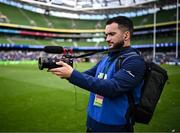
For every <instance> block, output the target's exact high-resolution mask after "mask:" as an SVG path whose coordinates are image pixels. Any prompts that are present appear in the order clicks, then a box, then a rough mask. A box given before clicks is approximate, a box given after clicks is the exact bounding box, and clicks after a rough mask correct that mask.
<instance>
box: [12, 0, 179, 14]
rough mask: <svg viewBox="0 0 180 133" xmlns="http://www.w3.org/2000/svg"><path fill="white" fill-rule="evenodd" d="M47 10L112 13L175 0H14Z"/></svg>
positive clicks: (149, 6) (173, 2) (159, 4)
mask: <svg viewBox="0 0 180 133" xmlns="http://www.w3.org/2000/svg"><path fill="white" fill-rule="evenodd" d="M16 1H19V2H23V3H28V4H31V5H34V6H37V7H40V8H43V9H46V10H48V11H53V10H55V11H62V12H63V11H64V12H70V13H78V14H99V15H102V14H114V13H124V12H127V11H137V10H142V9H148V8H152V7H153V3H156V4H157V7H163V6H167V5H168V6H169V5H176V0H16Z"/></svg>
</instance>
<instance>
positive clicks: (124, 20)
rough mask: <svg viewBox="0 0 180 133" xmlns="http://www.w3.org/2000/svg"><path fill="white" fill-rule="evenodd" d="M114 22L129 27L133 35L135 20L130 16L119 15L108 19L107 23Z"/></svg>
mask: <svg viewBox="0 0 180 133" xmlns="http://www.w3.org/2000/svg"><path fill="white" fill-rule="evenodd" d="M112 23H117V24H118V25H119V27H121V26H123V27H125V28H127V29H128V31H129V32H130V35H131V36H132V35H133V29H134V28H133V22H132V20H131V19H129V18H128V17H125V16H118V17H114V18H111V19H109V20H107V22H106V25H108V24H112Z"/></svg>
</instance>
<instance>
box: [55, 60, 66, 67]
mask: <svg viewBox="0 0 180 133" xmlns="http://www.w3.org/2000/svg"><path fill="white" fill-rule="evenodd" d="M56 64H57V65H60V66H66V63H64V62H63V61H59V62H56Z"/></svg>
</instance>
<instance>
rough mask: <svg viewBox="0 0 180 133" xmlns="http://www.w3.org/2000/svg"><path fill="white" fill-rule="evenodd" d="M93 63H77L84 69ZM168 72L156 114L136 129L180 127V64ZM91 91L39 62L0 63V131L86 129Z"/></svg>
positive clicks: (159, 129)
mask: <svg viewBox="0 0 180 133" xmlns="http://www.w3.org/2000/svg"><path fill="white" fill-rule="evenodd" d="M93 65H94V64H90V63H78V64H77V65H76V69H78V70H80V71H83V70H86V69H87V68H90V67H91V66H93ZM163 67H165V68H166V69H167V71H168V74H169V84H166V86H165V89H164V91H163V94H162V96H161V99H160V101H159V103H158V106H157V109H156V111H155V113H154V117H153V119H152V121H151V123H150V124H149V125H142V124H136V126H135V131H137V132H140V131H149V132H152V131H156V132H171V131H180V127H179V125H180V124H179V123H180V98H179V97H180V90H179V87H178V84H179V83H180V66H163ZM88 95H89V92H88V91H85V90H82V89H80V88H78V87H76V88H75V87H74V86H73V85H71V84H69V83H68V82H67V81H66V80H62V79H60V78H58V77H56V76H54V75H52V74H51V73H48V72H46V70H44V71H40V70H38V68H37V64H36V63H33V64H0V131H1V132H5V131H6V132H7V131H16V132H20V131H23V132H33V131H42V132H43V131H44V132H53V131H59V132H85V122H86V106H87V101H88Z"/></svg>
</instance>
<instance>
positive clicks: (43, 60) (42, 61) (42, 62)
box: [38, 55, 73, 70]
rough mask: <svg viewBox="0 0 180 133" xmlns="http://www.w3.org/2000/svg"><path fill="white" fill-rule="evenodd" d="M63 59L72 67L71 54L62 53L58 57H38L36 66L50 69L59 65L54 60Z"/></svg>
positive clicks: (41, 68)
mask: <svg viewBox="0 0 180 133" xmlns="http://www.w3.org/2000/svg"><path fill="white" fill-rule="evenodd" d="M59 61H63V62H65V63H67V64H69V65H70V66H72V67H73V58H72V57H71V56H65V55H63V56H62V57H61V58H60V59H58V58H57V57H56V58H50V57H39V59H38V67H39V69H40V70H43V69H44V68H47V69H52V68H57V67H61V66H60V65H57V64H56V62H59Z"/></svg>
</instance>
